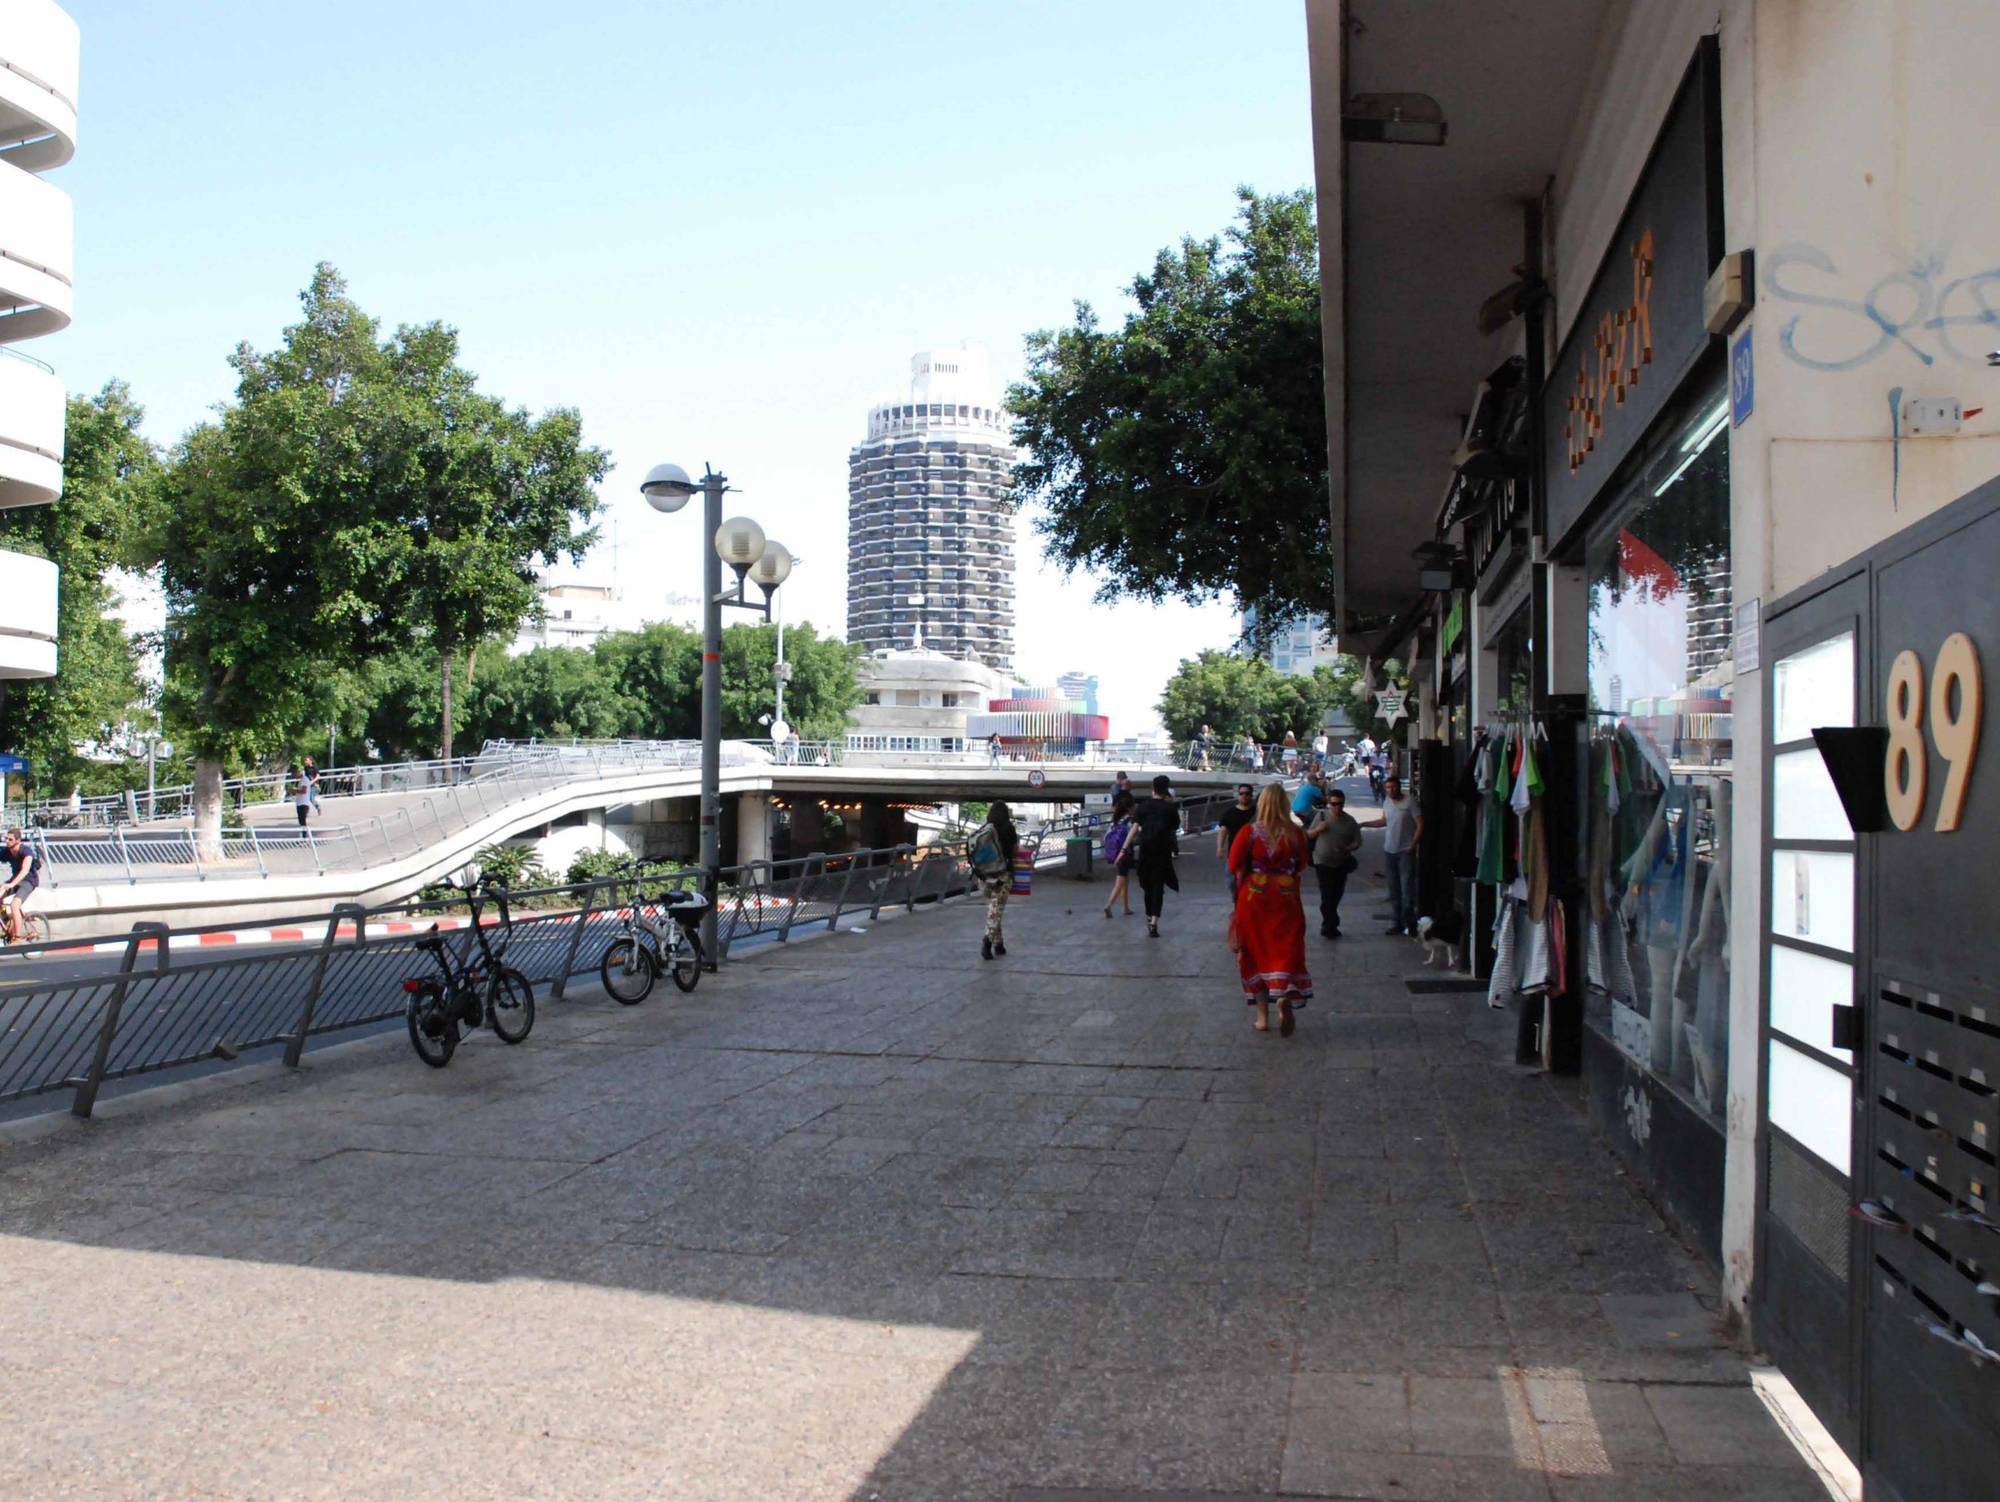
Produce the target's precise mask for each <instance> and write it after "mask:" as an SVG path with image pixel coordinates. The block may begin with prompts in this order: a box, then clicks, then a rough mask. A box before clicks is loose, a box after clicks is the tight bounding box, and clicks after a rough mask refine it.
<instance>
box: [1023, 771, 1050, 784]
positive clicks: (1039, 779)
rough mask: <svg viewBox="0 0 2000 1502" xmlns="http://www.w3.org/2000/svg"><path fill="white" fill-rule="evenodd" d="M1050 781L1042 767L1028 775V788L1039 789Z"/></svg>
mask: <svg viewBox="0 0 2000 1502" xmlns="http://www.w3.org/2000/svg"><path fill="white" fill-rule="evenodd" d="M1048 780H1049V779H1048V774H1047V773H1045V772H1044V771H1043V770H1042V769H1041V768H1040V767H1036V768H1035V770H1034V771H1032V772H1030V773H1029V774H1028V786H1029V787H1031V788H1038V787H1040V786H1041V785H1042V784H1043V783H1045V782H1047V781H1048Z"/></svg>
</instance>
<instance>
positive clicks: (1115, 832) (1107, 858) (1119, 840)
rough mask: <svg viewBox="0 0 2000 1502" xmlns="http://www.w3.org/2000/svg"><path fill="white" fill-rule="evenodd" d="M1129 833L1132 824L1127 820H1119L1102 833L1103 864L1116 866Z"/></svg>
mask: <svg viewBox="0 0 2000 1502" xmlns="http://www.w3.org/2000/svg"><path fill="white" fill-rule="evenodd" d="M1131 833H1132V822H1131V820H1129V819H1120V820H1119V821H1118V822H1117V823H1116V824H1113V825H1112V826H1111V827H1110V828H1109V829H1107V830H1105V831H1104V862H1105V864H1106V865H1109V866H1115V865H1117V864H1118V856H1119V854H1120V852H1121V851H1123V850H1124V848H1125V841H1126V839H1127V838H1128V837H1129V836H1130V835H1131Z"/></svg>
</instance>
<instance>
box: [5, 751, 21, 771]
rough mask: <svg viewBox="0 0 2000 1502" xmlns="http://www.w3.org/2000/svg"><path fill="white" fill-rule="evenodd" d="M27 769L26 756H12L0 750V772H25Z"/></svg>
mask: <svg viewBox="0 0 2000 1502" xmlns="http://www.w3.org/2000/svg"><path fill="white" fill-rule="evenodd" d="M27 770H28V758H27V757H25V756H13V755H9V754H8V753H6V752H0V772H25V771H27Z"/></svg>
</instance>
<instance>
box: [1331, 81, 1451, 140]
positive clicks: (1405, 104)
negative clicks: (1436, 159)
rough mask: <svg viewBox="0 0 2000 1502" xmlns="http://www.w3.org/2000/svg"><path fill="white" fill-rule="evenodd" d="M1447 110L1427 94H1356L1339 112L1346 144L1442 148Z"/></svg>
mask: <svg viewBox="0 0 2000 1502" xmlns="http://www.w3.org/2000/svg"><path fill="white" fill-rule="evenodd" d="M1446 131H1447V127H1446V125H1445V119H1444V109H1443V107H1442V106H1440V105H1439V104H1438V102H1437V101H1436V100H1435V99H1433V98H1431V96H1430V95H1428V94H1356V95H1354V96H1353V97H1352V98H1351V99H1349V100H1348V101H1347V107H1346V108H1345V109H1343V110H1342V111H1341V112H1340V137H1341V139H1342V140H1343V141H1356V142H1376V143H1379V144H1381V145H1385V146H1442V145H1444V138H1445V134H1446Z"/></svg>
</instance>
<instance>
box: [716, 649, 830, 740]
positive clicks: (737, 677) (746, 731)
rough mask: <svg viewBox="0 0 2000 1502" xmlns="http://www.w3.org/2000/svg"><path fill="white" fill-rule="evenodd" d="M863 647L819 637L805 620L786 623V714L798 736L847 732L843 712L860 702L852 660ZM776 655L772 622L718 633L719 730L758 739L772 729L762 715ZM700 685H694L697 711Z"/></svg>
mask: <svg viewBox="0 0 2000 1502" xmlns="http://www.w3.org/2000/svg"><path fill="white" fill-rule="evenodd" d="M861 656H862V649H861V648H860V647H857V646H849V645H848V644H847V643H846V642H843V641H838V640H835V639H834V638H832V637H822V636H821V635H820V634H819V633H818V632H817V631H815V630H814V629H813V627H812V623H811V622H809V621H801V622H800V623H799V624H798V625H796V626H788V627H786V628H785V662H786V664H787V665H788V666H789V667H790V668H791V670H792V681H791V682H790V683H788V684H786V685H785V720H786V722H787V723H788V724H789V725H790V726H791V727H792V729H794V730H796V731H797V732H798V733H799V739H800V740H806V741H825V740H834V741H837V740H839V739H841V738H842V737H843V736H845V735H846V734H847V712H848V711H849V710H850V709H852V708H854V706H855V705H857V704H859V703H860V702H861V686H860V684H859V682H858V681H857V680H856V678H855V665H856V664H857V663H858V662H859V661H860V660H861ZM777 660H778V633H777V629H776V628H775V627H773V626H765V625H756V626H749V625H737V626H731V627H729V628H728V630H726V631H724V632H723V633H722V733H723V734H724V735H733V736H741V737H744V738H745V739H750V740H756V739H761V738H763V737H764V736H767V735H769V734H770V729H769V727H768V726H766V725H765V724H763V723H762V716H764V715H768V714H770V713H771V712H772V704H773V702H774V700H773V695H772V682H773V680H772V672H773V669H774V668H775V667H776V664H777ZM700 694H701V685H700V684H699V683H697V684H696V685H695V702H696V711H697V714H698V713H699V709H700Z"/></svg>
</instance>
